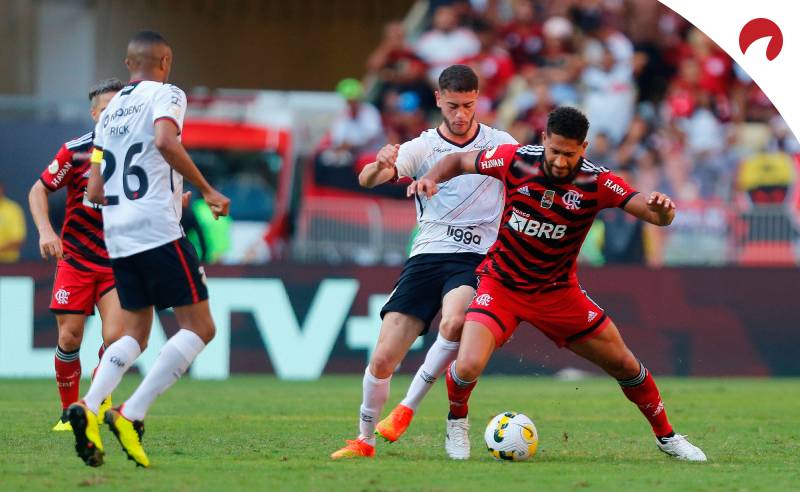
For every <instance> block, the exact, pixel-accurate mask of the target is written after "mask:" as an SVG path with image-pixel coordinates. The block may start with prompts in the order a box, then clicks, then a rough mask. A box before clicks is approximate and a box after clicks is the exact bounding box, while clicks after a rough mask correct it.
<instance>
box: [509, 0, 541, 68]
mask: <svg viewBox="0 0 800 492" xmlns="http://www.w3.org/2000/svg"><path fill="white" fill-rule="evenodd" d="M513 5H514V7H513V8H514V16H513V17H512V20H511V22H509V23H508V24H506V25H505V26H503V27H502V28H501V29H500V37H501V39H502V40H503V42H504V43H505V45H506V47H507V48H508V51H509V53H510V54H511V59H512V61H513V62H514V65H515V66H516V68H517V70H522V69H523V68H524V67H526V66H528V65H533V64H535V63H536V57H537V55H538V54H539V52H540V51H541V50H542V47H543V45H544V40H543V38H542V26H541V25H540V24H539V23H538V22H537V20H536V9H535V7H534V5H533V1H532V0H516V1H515V2H513Z"/></svg>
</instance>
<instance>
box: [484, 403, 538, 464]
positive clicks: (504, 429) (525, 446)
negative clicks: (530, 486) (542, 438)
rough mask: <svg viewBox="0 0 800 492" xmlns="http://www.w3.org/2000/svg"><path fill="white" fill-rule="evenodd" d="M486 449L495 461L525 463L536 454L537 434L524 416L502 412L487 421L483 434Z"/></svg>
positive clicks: (531, 423)
mask: <svg viewBox="0 0 800 492" xmlns="http://www.w3.org/2000/svg"><path fill="white" fill-rule="evenodd" d="M483 437H484V439H485V440H486V447H488V448H489V454H491V455H492V456H493V457H494V459H496V460H507V461H525V460H527V459H530V458H532V457H533V455H534V454H536V449H537V448H538V447H539V434H538V433H537V432H536V426H535V425H533V421H532V420H531V419H530V418H528V417H527V416H526V415H523V414H521V413H516V412H503V413H501V414H500V415H498V416H496V417H495V418H493V419H492V420H491V421H489V425H487V426H486V432H485V433H484V434H483Z"/></svg>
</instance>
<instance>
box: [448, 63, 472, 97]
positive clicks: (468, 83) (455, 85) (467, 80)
mask: <svg viewBox="0 0 800 492" xmlns="http://www.w3.org/2000/svg"><path fill="white" fill-rule="evenodd" d="M477 90H478V76H477V75H476V74H475V71H473V70H472V69H471V68H469V67H468V66H466V65H450V66H449V67H447V68H445V69H444V71H443V72H442V74H441V75H439V91H440V92H444V91H450V92H472V91H477Z"/></svg>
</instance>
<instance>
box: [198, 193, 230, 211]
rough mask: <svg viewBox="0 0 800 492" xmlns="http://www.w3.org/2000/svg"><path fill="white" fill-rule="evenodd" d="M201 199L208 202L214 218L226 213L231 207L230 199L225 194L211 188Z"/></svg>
mask: <svg viewBox="0 0 800 492" xmlns="http://www.w3.org/2000/svg"><path fill="white" fill-rule="evenodd" d="M203 199H204V200H205V201H206V203H207V204H208V208H210V209H211V213H212V214H214V219H218V218H220V217H224V216H226V215H228V211H229V210H230V207H231V200H230V198H228V197H227V196H225V195H223V194H222V193H220V192H219V191H217V190H215V189H214V188H211V190H209V191H208V192H207V193H206V194H205V195H203Z"/></svg>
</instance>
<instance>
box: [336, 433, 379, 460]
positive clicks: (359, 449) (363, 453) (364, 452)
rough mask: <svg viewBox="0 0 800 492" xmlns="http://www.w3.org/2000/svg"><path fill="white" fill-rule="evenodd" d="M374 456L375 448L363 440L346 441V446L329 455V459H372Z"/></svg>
mask: <svg viewBox="0 0 800 492" xmlns="http://www.w3.org/2000/svg"><path fill="white" fill-rule="evenodd" d="M373 456H375V446H372V445H370V444H367V443H366V441H365V440H364V439H363V438H360V439H355V440H353V441H347V446H345V447H343V448H342V449H340V450H338V451H336V452H334V453H333V454H331V459H333V460H338V459H342V458H372V457H373Z"/></svg>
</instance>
